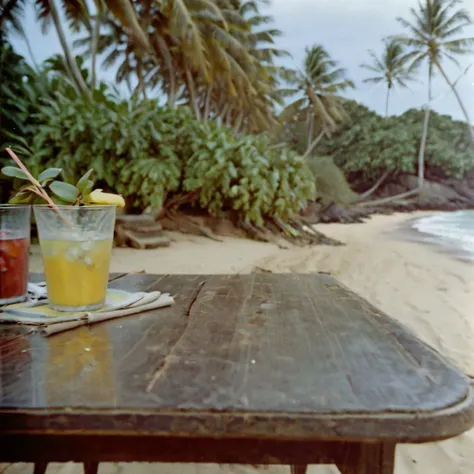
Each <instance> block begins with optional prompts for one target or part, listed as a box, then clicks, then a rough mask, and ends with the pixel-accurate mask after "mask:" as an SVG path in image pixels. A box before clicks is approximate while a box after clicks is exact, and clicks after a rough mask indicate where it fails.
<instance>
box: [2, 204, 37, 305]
mask: <svg viewBox="0 0 474 474" xmlns="http://www.w3.org/2000/svg"><path fill="white" fill-rule="evenodd" d="M29 249H30V207H29V206H14V205H0V306H2V305H5V304H11V303H17V302H19V301H23V300H25V298H26V295H27V290H28V257H29Z"/></svg>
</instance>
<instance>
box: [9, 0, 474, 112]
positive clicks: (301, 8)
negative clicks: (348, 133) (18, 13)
mask: <svg viewBox="0 0 474 474" xmlns="http://www.w3.org/2000/svg"><path fill="white" fill-rule="evenodd" d="M416 5H417V0H272V1H271V3H270V5H269V6H268V7H266V11H265V12H268V14H270V15H272V16H273V18H274V20H275V21H274V25H272V26H274V27H276V28H278V29H280V30H281V31H282V32H283V35H282V36H281V37H279V38H278V39H277V44H276V46H277V47H278V48H281V49H285V50H287V51H288V52H289V53H290V54H291V56H292V57H291V58H286V59H284V60H281V63H282V64H283V65H285V66H288V67H292V68H301V67H302V63H303V58H304V51H305V47H307V46H311V45H313V44H322V45H324V47H325V48H326V49H327V50H328V51H329V53H330V54H331V55H332V57H333V59H335V60H337V61H338V62H339V64H340V66H342V67H344V68H346V69H347V75H348V77H349V78H350V79H352V80H353V81H354V82H355V83H356V86H357V88H356V89H355V90H354V91H351V92H348V93H347V94H346V95H347V96H348V97H350V98H353V99H356V100H357V101H359V102H362V103H363V104H365V105H367V106H368V107H370V108H371V109H373V110H376V111H377V112H379V113H381V114H383V113H384V109H385V94H386V88H385V87H384V86H383V85H376V86H373V85H370V84H364V83H363V79H364V78H366V77H367V73H368V71H365V70H363V69H361V68H360V65H361V64H362V63H367V62H370V57H369V56H368V53H367V50H369V49H372V50H374V51H375V52H376V54H377V55H380V54H381V52H382V49H383V43H382V40H383V38H385V37H386V36H388V35H391V34H398V33H402V32H403V28H402V27H401V25H400V24H399V23H398V22H397V20H396V18H397V17H398V16H403V17H405V18H407V19H408V18H409V15H410V14H409V9H410V8H411V7H416ZM464 8H466V9H467V10H468V11H469V12H470V13H471V16H472V17H473V18H474V0H464ZM25 30H26V33H27V35H28V38H29V40H30V43H31V45H32V50H33V53H34V55H35V58H36V60H37V61H38V62H40V61H42V60H44V59H46V58H47V57H49V56H51V55H52V54H56V53H60V52H61V47H60V45H59V42H58V39H57V36H56V32H55V31H54V28H51V29H50V31H49V33H48V34H47V35H43V34H42V33H41V29H40V27H39V25H38V24H37V23H36V20H35V15H34V11H33V9H29V10H27V12H26V18H25ZM464 35H465V36H472V37H474V27H472V28H470V29H469V30H466V31H465V32H464ZM12 42H13V44H14V46H15V49H16V50H17V52H18V53H20V54H23V55H24V56H25V57H28V53H27V49H26V46H25V43H24V41H23V40H21V38H18V37H13V38H12ZM460 63H461V67H458V66H457V65H455V64H453V63H450V62H446V63H445V64H444V66H445V69H446V72H447V74H448V76H449V77H450V79H451V80H452V81H455V80H457V79H458V78H459V81H458V83H457V89H458V91H459V94H460V96H461V97H462V99H463V101H464V103H465V106H466V108H467V110H468V113H469V114H470V116H471V118H472V119H473V120H474V54H472V55H469V56H465V57H461V58H460ZM471 64H472V65H473V66H472V68H471V69H470V70H469V71H468V72H467V74H466V73H465V74H463V72H465V70H466V68H468V67H469V66H470V65H471ZM426 73H427V71H426V69H422V70H421V71H420V82H419V83H414V84H412V85H411V87H410V90H404V89H396V90H395V91H394V92H393V95H392V99H391V103H390V113H391V114H400V113H403V112H404V111H405V110H407V109H409V108H412V107H422V106H423V105H424V104H425V103H426V98H427V81H426V77H423V76H424V75H425V76H426ZM100 75H101V78H103V79H104V80H110V81H112V80H113V78H114V72H113V71H112V70H109V71H102V72H101V74H100ZM122 90H124V89H122ZM433 97H434V101H433V108H434V109H435V110H437V111H438V112H440V113H444V114H450V115H452V116H453V117H455V118H457V119H462V118H463V116H462V113H461V110H460V108H459V105H458V103H457V101H456V98H455V97H454V95H453V94H452V93H451V92H450V91H449V87H448V86H447V84H446V83H445V82H444V80H443V79H442V78H441V77H436V78H435V81H434V85H433Z"/></svg>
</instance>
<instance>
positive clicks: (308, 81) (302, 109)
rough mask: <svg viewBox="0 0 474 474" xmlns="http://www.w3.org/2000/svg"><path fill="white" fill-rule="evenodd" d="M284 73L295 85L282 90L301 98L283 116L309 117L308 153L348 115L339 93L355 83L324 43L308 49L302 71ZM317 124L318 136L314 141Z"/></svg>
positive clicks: (283, 117) (281, 115)
mask: <svg viewBox="0 0 474 474" xmlns="http://www.w3.org/2000/svg"><path fill="white" fill-rule="evenodd" d="M281 75H282V77H283V79H284V80H285V81H286V82H287V83H288V84H289V85H290V86H292V87H291V88H289V89H283V90H281V93H282V94H283V95H285V96H295V95H300V96H301V97H300V98H299V99H296V100H295V101H294V102H292V103H291V104H289V105H288V106H287V107H286V108H285V109H284V110H283V111H282V113H281V114H280V119H281V120H284V119H286V118H292V117H303V118H304V119H305V120H306V123H307V148H306V152H305V156H307V155H309V154H310V153H311V151H312V150H313V149H314V147H315V146H316V145H317V143H318V142H319V140H320V139H321V138H322V137H323V136H324V135H328V136H329V135H330V134H331V133H332V132H334V131H335V130H336V128H337V124H338V122H342V121H344V120H346V119H347V118H348V117H347V114H346V113H345V111H344V107H343V98H342V97H341V95H340V94H341V93H342V92H344V91H346V90H347V89H352V88H354V83H353V82H352V81H351V80H349V79H347V78H346V70H345V69H344V68H341V67H339V65H338V63H337V62H336V61H334V60H333V59H331V56H330V55H329V53H328V52H327V51H326V49H325V48H324V47H323V46H321V45H314V46H312V47H311V48H306V56H305V59H304V69H303V71H293V70H286V71H283V72H282V74H281ZM315 125H316V126H317V127H318V129H319V135H318V136H317V137H316V139H314V140H313V134H314V128H315Z"/></svg>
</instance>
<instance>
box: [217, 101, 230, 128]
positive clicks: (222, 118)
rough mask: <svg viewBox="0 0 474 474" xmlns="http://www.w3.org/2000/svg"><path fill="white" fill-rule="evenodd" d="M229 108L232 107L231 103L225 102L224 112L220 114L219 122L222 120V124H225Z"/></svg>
mask: <svg viewBox="0 0 474 474" xmlns="http://www.w3.org/2000/svg"><path fill="white" fill-rule="evenodd" d="M229 109H230V105H229V103H227V104H225V105H224V107H223V108H222V112H221V114H220V116H219V122H220V124H221V125H223V124H224V120H225V118H226V116H227V112H228V110H229Z"/></svg>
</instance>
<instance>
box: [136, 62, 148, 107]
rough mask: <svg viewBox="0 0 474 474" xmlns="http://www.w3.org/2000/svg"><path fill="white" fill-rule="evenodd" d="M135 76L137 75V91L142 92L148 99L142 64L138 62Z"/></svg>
mask: <svg viewBox="0 0 474 474" xmlns="http://www.w3.org/2000/svg"><path fill="white" fill-rule="evenodd" d="M137 77H138V87H137V89H136V90H137V92H141V93H142V94H143V98H144V99H148V97H147V95H146V87H145V80H144V78H143V70H142V65H141V64H140V62H137Z"/></svg>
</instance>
